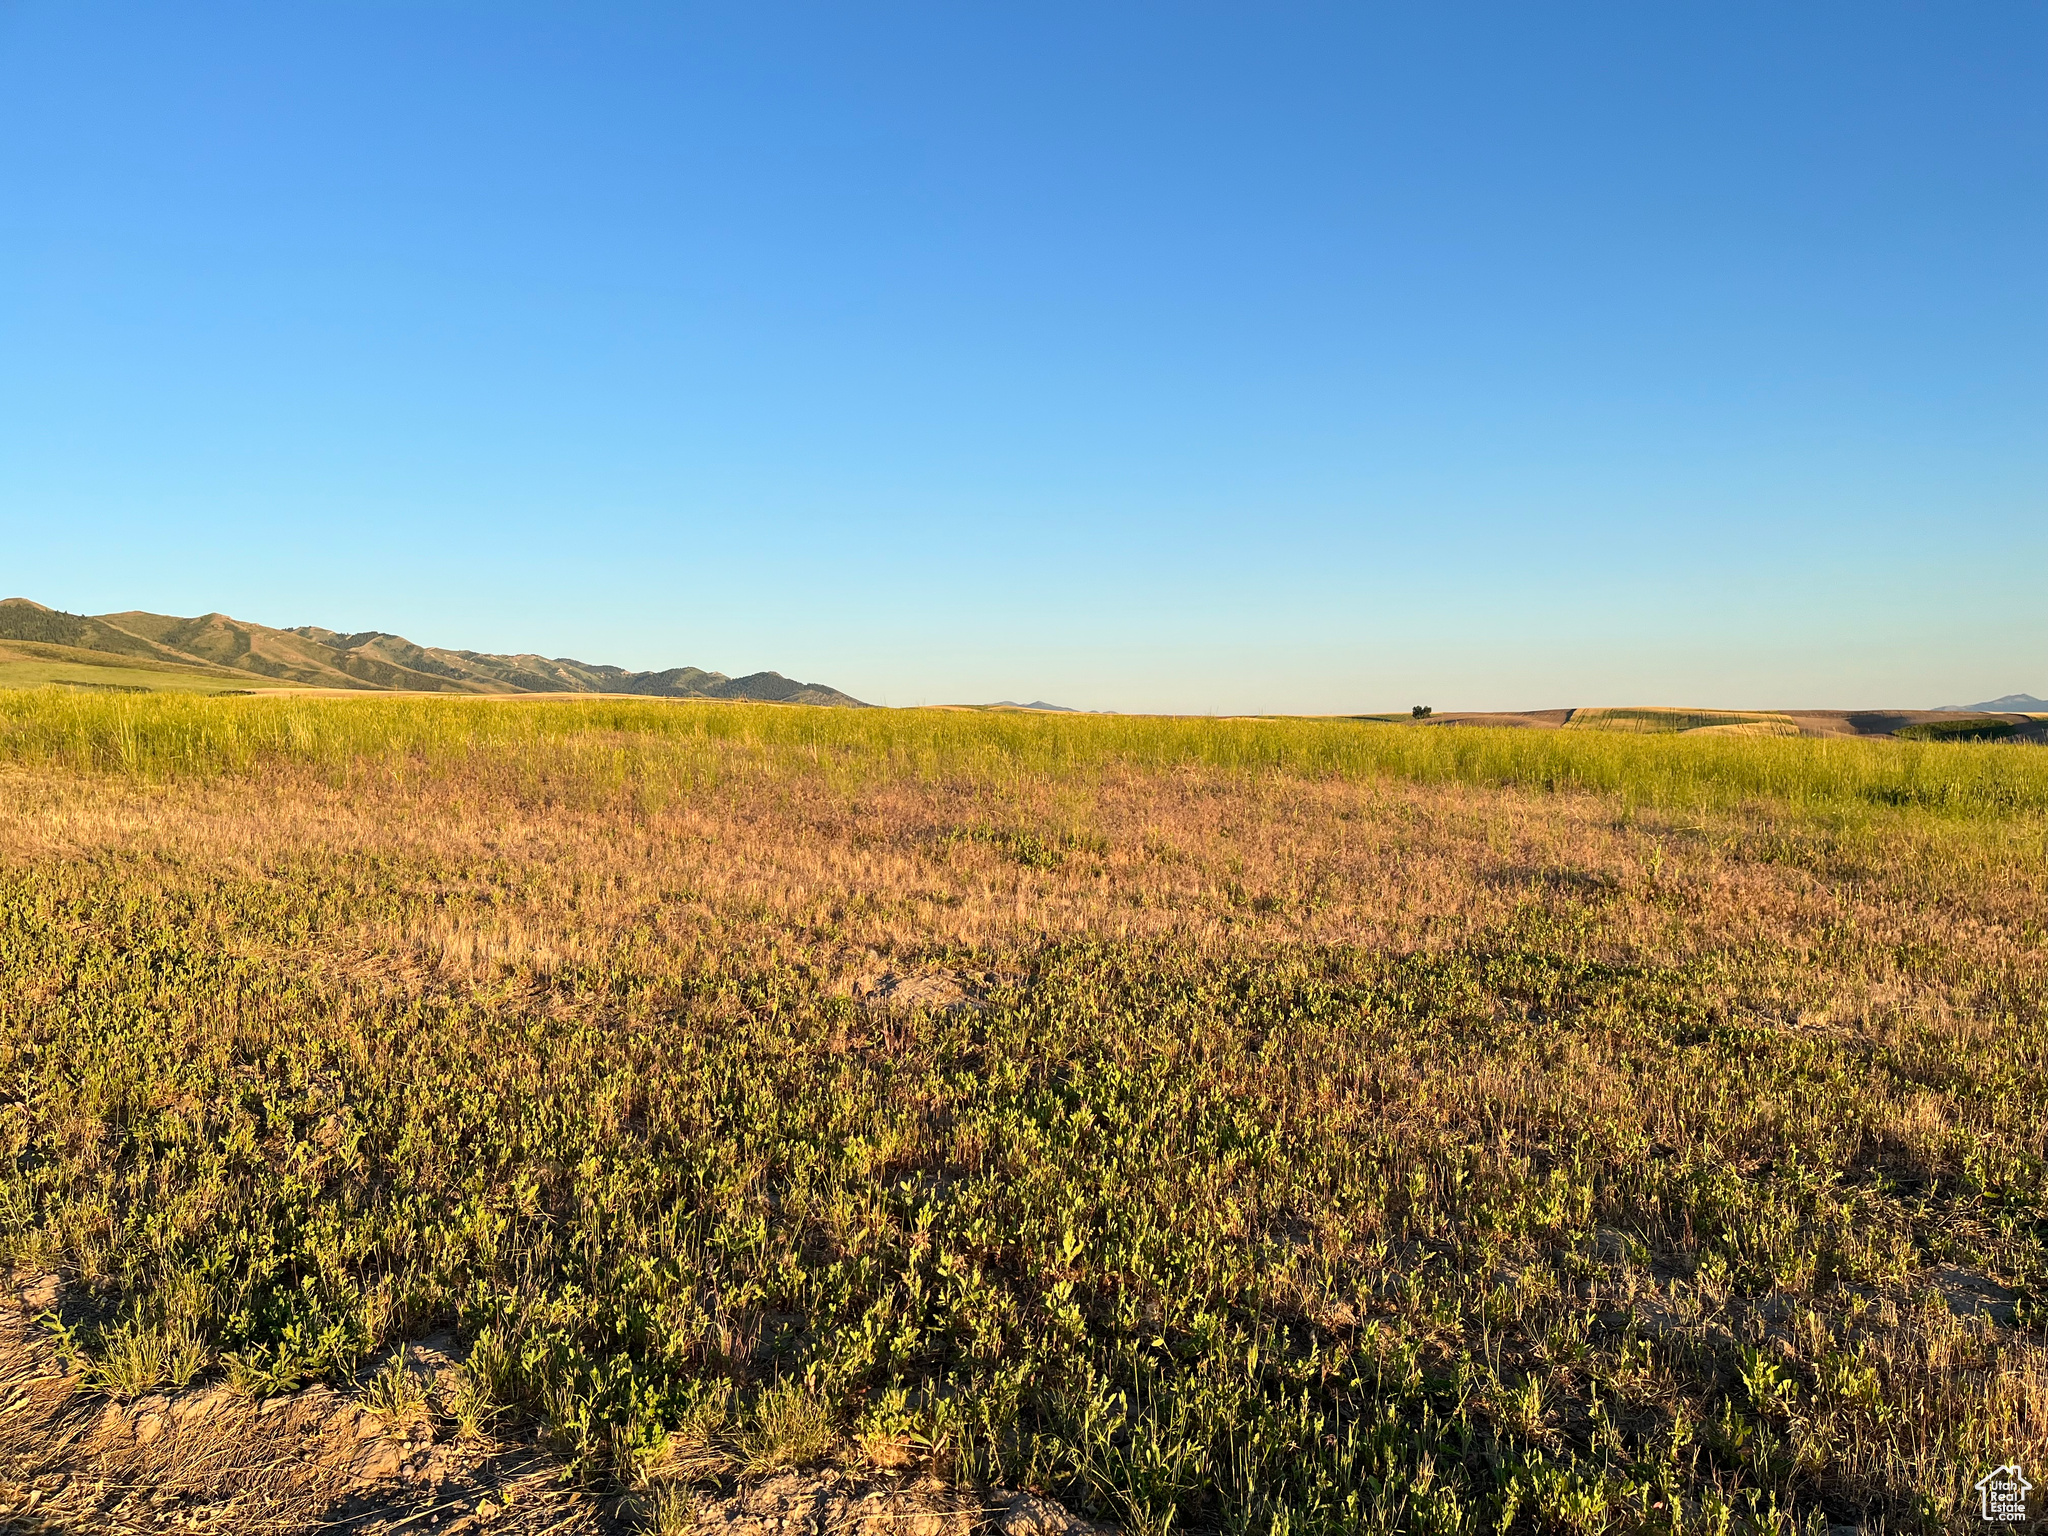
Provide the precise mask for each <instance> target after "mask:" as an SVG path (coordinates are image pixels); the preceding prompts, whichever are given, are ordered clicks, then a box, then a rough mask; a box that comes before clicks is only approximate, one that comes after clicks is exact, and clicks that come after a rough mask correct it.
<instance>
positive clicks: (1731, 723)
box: [1565, 709, 1799, 736]
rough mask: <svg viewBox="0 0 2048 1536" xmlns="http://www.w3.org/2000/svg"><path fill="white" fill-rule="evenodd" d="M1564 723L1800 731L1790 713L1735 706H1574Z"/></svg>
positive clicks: (1646, 731) (1692, 730) (1637, 729)
mask: <svg viewBox="0 0 2048 1536" xmlns="http://www.w3.org/2000/svg"><path fill="white" fill-rule="evenodd" d="M1565 725H1566V728H1567V729H1571V730H1581V731H1625V732H1627V733H1628V734H1630V735H1633V736H1662V735H1667V734H1671V733H1675V732H1677V733H1687V734H1691V735H1700V734H1703V733H1706V732H1712V733H1713V734H1715V735H1717V736H1797V735H1798V734H1799V725H1798V722H1797V721H1795V720H1794V719H1793V718H1792V717H1791V716H1790V715H1781V714H1773V713H1770V712H1762V713H1759V712H1756V711H1751V710H1734V709H1575V710H1573V711H1572V717H1571V719H1570V720H1568V721H1566V722H1565Z"/></svg>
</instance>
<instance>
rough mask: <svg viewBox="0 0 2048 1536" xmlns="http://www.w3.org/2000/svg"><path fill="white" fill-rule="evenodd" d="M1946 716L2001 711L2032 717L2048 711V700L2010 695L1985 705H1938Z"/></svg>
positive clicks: (2025, 695)
mask: <svg viewBox="0 0 2048 1536" xmlns="http://www.w3.org/2000/svg"><path fill="white" fill-rule="evenodd" d="M1934 707H1935V708H1936V709H1938V710H1940V711H1941V712H1942V713H1943V714H1945V715H1953V714H1966V715H1967V714H1976V713H1984V712H1987V711H1988V712H1989V713H1992V714H1997V713H2000V712H2001V711H2002V712H2004V713H2006V714H2009V715H2030V714H2033V713H2035V712H2036V711H2038V710H2048V699H2037V698H2035V697H2034V696H2033V695H2032V694H2031V693H2008V694H2007V695H2006V696H2005V697H2004V698H2002V699H1992V700H1991V701H1990V702H1989V703H1985V704H1937V705H1935V706H1934Z"/></svg>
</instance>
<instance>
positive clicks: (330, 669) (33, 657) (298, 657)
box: [0, 597, 867, 709]
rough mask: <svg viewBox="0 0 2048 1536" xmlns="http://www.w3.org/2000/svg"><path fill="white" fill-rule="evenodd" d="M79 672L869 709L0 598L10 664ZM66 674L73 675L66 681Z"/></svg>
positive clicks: (353, 639)
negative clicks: (88, 669)
mask: <svg viewBox="0 0 2048 1536" xmlns="http://www.w3.org/2000/svg"><path fill="white" fill-rule="evenodd" d="M5 663H17V664H32V665H33V666H34V667H35V669H36V670H39V671H42V672H49V673H51V674H52V675H53V677H54V676H56V675H57V674H58V673H69V672H70V671H72V670H75V669H76V668H77V667H80V666H89V667H100V668H109V669H117V670H118V671H119V672H120V673H121V674H122V676H123V677H126V676H127V675H128V674H131V673H138V672H139V673H145V674H147V673H161V674H163V675H164V678H165V680H166V683H167V685H171V686H180V687H190V686H194V685H196V684H201V683H204V682H206V681H215V682H218V683H220V684H221V685H222V686H223V687H234V686H237V685H239V686H241V687H245V688H277V687H291V688H348V689H354V690H357V691H367V692H414V691H417V692H422V693H470V694H517V693H631V694H644V695H648V696H651V697H655V698H665V699H753V700H759V701H763V702H772V703H777V704H832V705H841V706H846V707H850V708H856V709H864V708H866V707H867V706H866V705H864V704H862V703H861V701H860V700H859V699H856V698H853V697H851V696H849V695H847V694H844V693H841V692H840V691H839V690H838V689H837V688H829V687H827V686H826V685H825V684H823V683H799V682H796V681H793V680H792V679H790V678H787V677H784V676H783V675H782V674H781V673H780V672H754V673H750V674H749V675H747V676H746V677H727V676H726V675H725V674H724V673H723V672H706V671H703V670H702V669H700V668H697V667H671V668H669V669H668V670H667V671H665V672H629V671H627V670H626V669H625V668H624V667H608V666H595V665H592V664H591V663H589V662H582V661H571V660H568V659H566V658H563V657H547V656H532V655H518V656H498V655H492V654H490V653H488V652H484V651H450V650H443V649H441V648H440V647H438V646H424V645H415V644H413V642H412V641H410V640H407V639H405V638H404V637H403V636H400V635H390V634H384V633H382V632H381V631H377V630H365V631H362V632H360V633H357V634H351V635H345V634H341V633H339V632H338V631H335V630H331V629H322V628H320V627H319V626H318V625H317V624H306V625H301V626H300V627H299V628H297V629H271V628H269V627H268V626H266V625H262V624H250V623H246V622H244V621H243V620H241V619H231V618H229V617H228V616H227V615H226V614H224V613H209V614H204V615H202V616H201V617H199V618H196V619H180V618H174V617H172V616H170V615H168V614H161V613H103V614H99V615H97V616H87V615H84V614H76V613H63V612H60V611H59V610H57V609H54V608H45V607H44V606H43V605H42V604H41V603H32V602H30V601H29V600H28V599H27V598H23V597H10V598H6V599H4V600H0V664H5ZM65 680H69V679H68V678H66V679H65Z"/></svg>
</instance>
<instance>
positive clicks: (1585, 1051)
mask: <svg viewBox="0 0 2048 1536" xmlns="http://www.w3.org/2000/svg"><path fill="white" fill-rule="evenodd" d="M0 783H4V785H5V793H4V795H0V1249H4V1253H0V1261H4V1262H0V1270H4V1269H5V1268H6V1267H8V1266H11V1267H12V1268H13V1270H14V1271H15V1272H16V1273H17V1275H39V1274H55V1275H56V1276H57V1277H59V1279H60V1280H61V1283H62V1300H61V1302H60V1304H58V1305H56V1306H55V1307H53V1309H52V1312H51V1315H50V1317H49V1318H48V1320H47V1322H46V1326H47V1327H49V1328H51V1329H54V1330H57V1331H58V1334H59V1338H60V1342H61V1344H62V1346H63V1347H64V1348H65V1349H66V1350H67V1351H69V1352H70V1354H71V1356H72V1358H74V1359H75V1360H77V1361H78V1362H80V1363H82V1364H83V1365H84V1366H85V1367H86V1368H87V1369H88V1370H89V1372H90V1379H91V1381H92V1382H93V1383H94V1385H95V1387H96V1389H97V1390H101V1391H104V1392H106V1393H108V1394H112V1395H114V1396H116V1397H134V1396H137V1395H139V1394H143V1393H147V1392H150V1391H152V1390H156V1389H159V1388H161V1387H163V1386H165V1385H171V1386H181V1385H187V1384H190V1383H194V1382H201V1381H214V1382H224V1383H226V1384H228V1385H229V1386H231V1387H233V1388H234V1389H236V1390H238V1391H240V1392H244V1393H247V1394H249V1395H252V1396H257V1397H265V1396H270V1395H275V1394H282V1393H288V1392H291V1391H293V1390H295V1389H296V1388H299V1387H301V1386H303V1385H305V1384H307V1383H310V1382H315V1381H325V1382H330V1383H339V1384H348V1383H355V1382H363V1383H369V1382H372V1381H374V1380H376V1379H378V1377H377V1373H378V1371H379V1370H380V1366H381V1362H382V1361H383V1360H384V1359H385V1357H386V1354H387V1352H388V1351H389V1350H390V1348H391V1347H392V1346H393V1345H395V1344H397V1343H400V1342H402V1341H405V1340H409V1339H416V1338H419V1337H422V1336H424V1335H426V1334H428V1333H430V1332H434V1331H436V1330H439V1329H444V1328H450V1327H453V1328H455V1329H458V1330H459V1331H460V1332H461V1334H462V1335H463V1337H464V1338H465V1339H467V1340H469V1341H472V1342H473V1345H474V1349H473V1352H472V1353H471V1354H470V1355H469V1357H468V1367H467V1377H466V1385H465V1388H464V1391H463V1393H462V1394H461V1396H460V1400H459V1401H446V1402H443V1403H442V1404H440V1405H439V1411H441V1412H444V1413H445V1414H447V1415H449V1416H450V1417H451V1418H454V1419H461V1420H464V1421H466V1422H471V1423H474V1422H480V1421H484V1420H489V1419H490V1418H491V1417H492V1416H493V1415H498V1416H500V1417H501V1419H502V1420H510V1419H518V1420H521V1421H525V1422H530V1423H536V1424H538V1425H540V1426H542V1427H543V1428H544V1429H545V1431H546V1433H547V1434H548V1436H549V1437H550V1438H551V1440H552V1442H553V1443H554V1444H555V1445H556V1446H557V1447H558V1448H559V1449H560V1451H561V1453H562V1454H563V1456H564V1457H565V1458H566V1460H567V1461H568V1463H569V1464H570V1466H571V1468H572V1470H573V1472H574V1475H576V1476H577V1477H580V1478H583V1479H586V1480H588V1481H590V1482H591V1483H593V1484H602V1485H605V1486H612V1487H620V1486H624V1487H638V1488H644V1489H654V1490H661V1489H681V1488H686V1487H690V1486H693V1485H704V1486H711V1485H720V1484H723V1485H727V1486H729V1485H730V1484H731V1482H732V1480H734V1479H737V1478H745V1477H749V1476H755V1475H758V1474H760V1473H762V1472H764V1471H766V1470H768V1469H773V1468H781V1467H797V1468H805V1467H820V1466H825V1465H836V1466H839V1467H842V1468H850V1469H854V1470H856V1471H860V1472H862V1473H863V1474H864V1475H869V1474H871V1475H874V1476H878V1477H879V1476H884V1475H904V1474H906V1473H911V1472H915V1473H920V1474H931V1475H935V1476H937V1477H939V1478H942V1479H948V1480H953V1481H957V1482H961V1483H967V1484H987V1485H1000V1486H1007V1487H1033V1488H1038V1489H1042V1490H1044V1491H1046V1492H1047V1493H1048V1494H1050V1495H1051V1496H1053V1497H1055V1498H1057V1499H1059V1500H1061V1501H1062V1502H1064V1503H1066V1504H1067V1505H1069V1506H1070V1507H1072V1508H1074V1509H1076V1510H1079V1511H1083V1512H1085V1513H1087V1514H1089V1515H1091V1516H1092V1517H1094V1518H1097V1519H1100V1520H1102V1521H1105V1522H1108V1523H1112V1524H1116V1525H1121V1526H1124V1527H1127V1528H1129V1529H1132V1530H1136V1531H1142V1532H1147V1533H1153V1536H1164V1533H1165V1532H1167V1531H1168V1530H1180V1529H1192V1530H1211V1531H1229V1532H1246V1533H1259V1536H1309V1533H1321V1532H1339V1531H1365V1530H1380V1531H1415V1532H1442V1533H1453V1532H1474V1533H1477V1532H1509V1531H1533V1530H1575V1531H1582V1532H1602V1531H1629V1532H1633V1531H1643V1532H1680V1531H1709V1532H1719V1531H1729V1530H1799V1531H1802V1532H1806V1531H1811V1532H1816V1533H1820V1536H1825V1532H1826V1529H1827V1527H1828V1526H1829V1525H1831V1524H1832V1525H1844V1524H1847V1525H1860V1526H1863V1527H1865V1528H1867V1529H1872V1530H1875V1529H1880V1528H1882V1529H1887V1530H1901V1531H1903V1530H1927V1531H1938V1530H1958V1529H1962V1528H1965V1527H1969V1526H1973V1525H1974V1524H1975V1515H1974V1502H1973V1500H1974V1495H1972V1494H1971V1493H1970V1485H1971V1484H1972V1483H1973V1482H1974V1481H1975V1479H1976V1478H1977V1477H1979V1476H1980V1475H1982V1474H1983V1473H1984V1472H1985V1471H1987V1470H1989V1469H1990V1468H1992V1467H1993V1466H1996V1465H1999V1464H2001V1463H2004V1462H2009V1461H2017V1462H2019V1463H2020V1465H2021V1466H2023V1467H2024V1468H2026V1469H2027V1470H2028V1471H2029V1472H2030V1473H2032V1474H2033V1475H2034V1476H2035V1477H2036V1480H2037V1481H2042V1482H2048V1478H2044V1477H2042V1476H2041V1475H2040V1474H2039V1473H2038V1472H2037V1471H2036V1470H2035V1469H2036V1468H2039V1467H2043V1466H2048V1113H2044V1105H2048V752H2043V751H2040V750H2038V749H2036V748H2031V747H2025V746H2015V745H2011V744H1999V743H1982V744H1980V743H1969V742H1961V743H1956V742H1943V741H1925V742H1914V741H1897V740H1857V739H1842V740H1799V739H1781V738H1778V737H1774V736H1768V735H1739V734H1719V733H1715V734H1708V735H1701V734H1698V733H1696V732H1694V733H1687V734H1682V735H1681V734H1629V733H1626V732H1601V731H1577V732H1574V731H1541V732H1539V731H1520V732H1515V731H1492V730H1482V729H1472V728H1460V729H1457V730H1439V729H1427V728H1415V727H1410V726H1399V725H1378V724H1369V723H1360V722H1353V721H1296V722H1285V721H1201V720H1166V719H1130V718H1096V717H1077V716H1067V717H1045V716H1023V715H1013V714H1007V713H1000V714H998V713H945V712H920V711H883V710H873V711H833V710H808V709H793V708H778V707H773V706H726V705H700V704H671V703H646V704H619V703H607V702H592V703H569V702H546V703H533V702H528V703H521V702H507V701H497V700H490V701H478V700H419V699H408V700H394V699H376V698H365V699H360V700H331V701H328V700H323V701H309V700H291V699H265V698H246V699H241V698H212V699H209V698H195V697H183V696H169V695H159V696H151V697H141V696H123V695H99V696H96V695H88V694H80V693H65V692H60V691H58V690H54V689H42V690H35V691H23V692H16V693H0ZM906 978H908V979H916V978H926V979H933V980H936V981H941V982H943V983H944V985H943V987H940V988H938V989H937V990H927V991H924V992H919V991H918V989H917V988H915V987H907V988H900V989H899V990H898V992H897V994H896V995H897V996H900V997H913V998H914V997H919V996H922V997H924V998H926V999H927V1001H926V1002H924V1003H912V1004H909V1005H904V1006H892V1005H891V1004H889V1003H887V1002H878V1001H876V998H877V997H878V996H881V997H887V996H888V995H889V991H888V987H887V986H886V985H882V986H878V985H877V984H878V983H882V982H886V981H889V980H895V981H899V982H900V981H902V980H904V979H906ZM948 989H950V990H948ZM954 996H959V997H962V998H964V999H965V1001H963V1002H962V1003H960V1005H958V1006H942V1005H940V1004H939V1003H935V1002H933V1001H931V999H934V998H949V997H954ZM384 1379H385V1387H384V1390H386V1391H389V1390H394V1388H393V1387H392V1386H391V1384H390V1381H389V1379H388V1377H387V1378H384ZM2037 1497H2038V1495H2037ZM649 1507H650V1508H654V1509H659V1510H662V1511H670V1512H672V1511H674V1510H675V1509H677V1508H680V1507H681V1506H680V1505H677V1504H674V1503H662V1502H657V1503H655V1504H651V1505H650V1506H649ZM663 1518H667V1515H664V1516H663Z"/></svg>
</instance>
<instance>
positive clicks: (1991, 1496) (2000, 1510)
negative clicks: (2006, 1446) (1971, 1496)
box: [1977, 1462, 2034, 1525]
mask: <svg viewBox="0 0 2048 1536" xmlns="http://www.w3.org/2000/svg"><path fill="white" fill-rule="evenodd" d="M2033 1486H2034V1485H2033V1484H2032V1483H2030V1482H2028V1481H2027V1480H2026V1478H2025V1477H2024V1476H2022V1475H2021V1473H2020V1469H2019V1468H2018V1467H2017V1466H2015V1465H2013V1464H2012V1463H2011V1462H2007V1463H2006V1464H2005V1465H2004V1466H2002V1467H1993V1468H1992V1469H1991V1470H1990V1471H1989V1472H1986V1473H1985V1474H1984V1475H1983V1476H1982V1477H1980V1478H1978V1479H1977V1501H1978V1502H1977V1512H1978V1513H1979V1514H1980V1515H1982V1516H1983V1517H1984V1519H1986V1520H1993V1521H1997V1522H1999V1523H2000V1524H2005V1525H2018V1524H2020V1523H2021V1522H2023V1521H2024V1520H2025V1519H2026V1518H2027V1493H2028V1491H2029V1490H2031V1489H2032V1488H2033Z"/></svg>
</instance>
